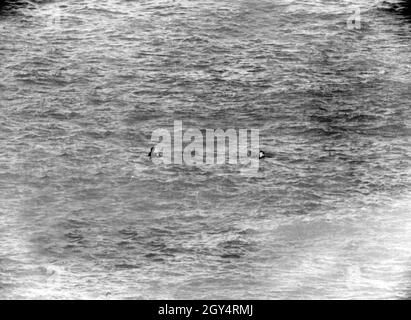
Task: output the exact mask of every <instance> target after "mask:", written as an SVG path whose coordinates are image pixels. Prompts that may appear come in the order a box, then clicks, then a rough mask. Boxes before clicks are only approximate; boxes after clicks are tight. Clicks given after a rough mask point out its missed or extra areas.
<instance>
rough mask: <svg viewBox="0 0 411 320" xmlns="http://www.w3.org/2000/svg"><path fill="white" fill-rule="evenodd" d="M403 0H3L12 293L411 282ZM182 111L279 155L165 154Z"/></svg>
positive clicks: (293, 293)
mask: <svg viewBox="0 0 411 320" xmlns="http://www.w3.org/2000/svg"><path fill="white" fill-rule="evenodd" d="M21 2H24V1H21ZM391 2H394V1H391ZM354 4H355V5H358V6H360V7H361V29H354V30H352V29H349V28H347V19H348V18H349V17H350V15H352V14H353V13H354V8H355V7H354V6H353V5H354ZM400 9H401V8H400ZM400 9H399V8H398V7H397V6H394V5H391V4H390V3H387V2H385V3H382V2H380V1H376V2H372V1H366V0H360V1H344V0H298V1H294V0H258V1H257V0H248V1H247V0H231V1H228V0H225V1H224V0H223V1H221V0H208V1H203V0H195V1H194V0H193V1H190V0H181V1H179V0H176V1H171V0H169V1H168V0H164V1H160V0H152V1H145V0H140V1H138V0H134V1H133V0H128V1H126V0H107V1H97V0H73V1H68V0H64V1H47V2H36V3H31V4H25V5H24V4H23V5H21V6H17V7H16V6H13V5H11V6H10V5H3V6H2V7H1V9H0V132H1V134H0V179H1V180H0V181H1V184H0V298H2V299H13V298H18V299H29V298H34V299H41V298H46V299H58V298H62V299H69V298H76V299H82V298H91V299H100V298H116V299H117V298H121V299H123V298H124V299H153V298H156V299H161V298H165V299H168V298H170V299H191V298H194V299H200V298H207V299H219V298H221V299H222V298H233V299H236V298H249V299H254V298H268V299H280V298H286V299H292V298H293V299H305V298H308V299H316V298H320V299H321V298H331V299H336V298H342V299H345V298H349V299H359V298H373V299H379V298H393V299H401V298H406V297H408V296H409V293H410V289H411V283H410V280H411V279H410V277H411V260H410V259H411V232H410V231H411V210H410V208H411V192H410V191H411V179H410V178H411V171H410V164H411V162H410V160H411V153H410V149H411V148H410V134H411V109H410V101H411V50H410V43H411V42H410V40H411V32H410V31H411V21H410V18H409V16H407V15H406V13H407V11H406V10H404V11H401V10H400ZM408 12H409V11H408ZM174 120H182V121H183V123H184V128H188V127H194V128H200V129H204V128H222V129H226V128H259V129H260V141H261V145H262V148H263V149H264V150H266V151H268V152H270V153H272V154H273V155H274V157H273V158H269V159H265V160H264V161H261V163H260V170H259V172H258V174H257V175H255V176H251V177H250V176H246V175H245V176H244V175H239V174H238V170H237V169H238V168H236V167H235V166H230V165H226V166H203V167H201V166H200V167H188V166H176V165H175V166H173V165H171V166H161V165H155V164H153V163H152V162H151V161H149V159H148V158H147V156H146V154H147V152H148V150H149V148H150V146H151V142H150V138H151V133H152V132H153V130H155V129H157V128H163V127H170V128H171V127H172V125H173V121H174Z"/></svg>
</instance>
